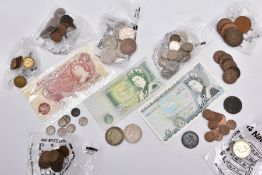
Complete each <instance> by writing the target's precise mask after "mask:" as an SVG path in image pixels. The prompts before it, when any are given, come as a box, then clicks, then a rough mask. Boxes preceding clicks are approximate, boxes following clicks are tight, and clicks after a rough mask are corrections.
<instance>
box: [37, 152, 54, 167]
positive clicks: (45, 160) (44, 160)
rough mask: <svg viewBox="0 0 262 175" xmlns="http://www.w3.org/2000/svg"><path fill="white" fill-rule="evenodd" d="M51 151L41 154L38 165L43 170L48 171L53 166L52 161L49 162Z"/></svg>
mask: <svg viewBox="0 0 262 175" xmlns="http://www.w3.org/2000/svg"><path fill="white" fill-rule="evenodd" d="M49 155H50V153H49V151H44V152H43V153H41V155H40V158H39V160H38V165H39V167H40V168H42V169H47V168H49V167H50V166H51V164H50V161H49Z"/></svg>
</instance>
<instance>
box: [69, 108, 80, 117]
mask: <svg viewBox="0 0 262 175" xmlns="http://www.w3.org/2000/svg"><path fill="white" fill-rule="evenodd" d="M80 113H81V111H80V109H79V108H73V109H72V110H71V115H72V116H73V117H78V116H79V115H80Z"/></svg>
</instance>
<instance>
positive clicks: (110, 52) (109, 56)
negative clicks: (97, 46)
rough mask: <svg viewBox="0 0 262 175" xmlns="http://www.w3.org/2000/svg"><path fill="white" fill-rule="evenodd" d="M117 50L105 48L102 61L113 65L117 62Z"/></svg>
mask: <svg viewBox="0 0 262 175" xmlns="http://www.w3.org/2000/svg"><path fill="white" fill-rule="evenodd" d="M116 58H117V57H116V50H115V49H112V48H108V47H107V48H103V49H102V50H101V53H100V60H101V61H102V62H103V63H105V64H112V63H114V62H115V60H116Z"/></svg>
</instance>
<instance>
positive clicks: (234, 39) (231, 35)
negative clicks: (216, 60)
mask: <svg viewBox="0 0 262 175" xmlns="http://www.w3.org/2000/svg"><path fill="white" fill-rule="evenodd" d="M243 40H244V38H243V34H242V33H241V32H240V31H239V30H238V29H235V28H233V27H231V28H229V29H227V30H225V34H224V41H225V42H226V43H227V44H228V45H229V46H232V47H237V46H239V45H241V44H242V42H243Z"/></svg>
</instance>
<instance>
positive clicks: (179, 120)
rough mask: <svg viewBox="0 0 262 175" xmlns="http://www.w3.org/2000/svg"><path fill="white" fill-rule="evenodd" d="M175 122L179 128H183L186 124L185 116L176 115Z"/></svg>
mask: <svg viewBox="0 0 262 175" xmlns="http://www.w3.org/2000/svg"><path fill="white" fill-rule="evenodd" d="M174 124H175V126H176V127H177V128H183V127H184V126H185V125H186V120H185V119H184V118H183V117H176V118H175V120H174Z"/></svg>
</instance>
